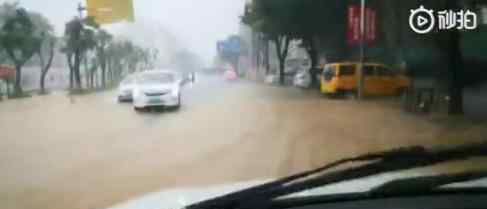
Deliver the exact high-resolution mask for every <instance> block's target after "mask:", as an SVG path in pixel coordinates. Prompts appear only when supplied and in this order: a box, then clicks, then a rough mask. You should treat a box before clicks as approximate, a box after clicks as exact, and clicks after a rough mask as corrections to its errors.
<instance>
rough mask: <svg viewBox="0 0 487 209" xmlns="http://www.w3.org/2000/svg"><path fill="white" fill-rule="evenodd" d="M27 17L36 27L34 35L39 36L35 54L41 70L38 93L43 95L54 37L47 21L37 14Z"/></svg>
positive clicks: (54, 45) (53, 49)
mask: <svg viewBox="0 0 487 209" xmlns="http://www.w3.org/2000/svg"><path fill="white" fill-rule="evenodd" d="M29 16H30V18H31V20H32V22H33V23H34V25H35V26H36V30H37V31H36V33H37V34H40V35H39V37H40V41H41V43H40V46H39V48H37V52H36V54H37V56H38V57H39V65H40V70H41V73H40V79H39V86H40V93H41V94H44V93H46V89H45V80H46V76H47V73H48V72H49V69H50V68H51V65H52V61H53V59H54V53H55V52H54V51H55V47H56V41H57V40H56V37H55V35H54V29H53V27H52V25H51V24H50V23H49V20H47V19H46V18H45V17H44V16H42V15H40V14H38V13H30V14H29ZM46 56H47V57H46Z"/></svg>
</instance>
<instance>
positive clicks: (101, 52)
mask: <svg viewBox="0 0 487 209" xmlns="http://www.w3.org/2000/svg"><path fill="white" fill-rule="evenodd" d="M112 40H113V36H112V35H111V34H110V33H108V32H107V31H105V30H103V29H100V30H98V31H97V33H96V36H95V41H96V47H95V49H96V56H97V58H98V61H97V63H98V64H99V65H100V68H101V85H102V87H103V88H105V87H106V70H107V55H106V51H107V48H108V46H109V44H110V43H111V41H112ZM92 69H93V68H92ZM94 69H96V68H94Z"/></svg>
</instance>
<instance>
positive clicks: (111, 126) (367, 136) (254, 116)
mask: <svg viewBox="0 0 487 209" xmlns="http://www.w3.org/2000/svg"><path fill="white" fill-rule="evenodd" d="M115 96H116V92H115V91H110V92H103V93H97V94H92V95H85V96H77V97H75V98H74V99H72V100H71V99H69V98H68V97H67V96H66V95H64V94H62V93H58V94H52V95H49V96H43V97H33V98H29V99H22V100H12V101H4V102H0V134H1V140H0V149H1V150H0V170H1V171H2V172H0V204H1V208H5V209H21V208H22V209H31V208H32V209H34V208H49V209H82V208H83V209H87V208H88V209H98V208H106V207H109V206H111V205H113V204H116V203H118V202H121V201H124V200H127V199H131V198H134V197H137V196H140V195H143V194H146V193H148V192H153V191H158V190H161V189H166V188H167V189H169V188H177V187H182V186H184V187H192V186H203V187H204V186H205V185H213V184H224V183H230V182H238V181H247V180H258V179H269V178H276V177H279V176H284V175H289V174H292V173H295V172H298V171H301V170H303V169H308V168H312V167H315V166H318V165H320V164H322V163H325V162H330V161H332V160H336V159H338V158H342V157H345V156H349V155H356V154H361V153H364V152H368V151H376V150H381V149H386V148H392V147H397V146H403V145H413V144H425V145H428V146H430V145H436V144H452V143H458V144H459V143H465V142H467V141H479V140H482V138H481V137H482V136H485V133H487V132H485V130H484V129H483V128H482V127H480V126H477V125H469V126H458V125H456V124H449V123H446V122H443V121H438V120H434V119H429V118H423V117H418V116H414V115H408V114H404V113H403V112H401V110H400V108H399V105H397V103H396V102H393V101H367V102H361V103H358V102H355V101H350V100H330V99H326V98H324V97H322V96H321V95H319V94H318V93H314V92H309V91H302V90H299V89H294V88H281V87H271V86H265V85H262V84H256V83H252V82H245V81H240V82H235V83H227V82H224V81H222V80H221V79H220V78H218V77H209V76H202V77H201V78H199V82H197V83H196V84H194V85H192V86H188V87H186V89H185V90H184V91H183V106H182V108H181V109H180V110H178V111H169V112H148V113H142V114H137V113H135V112H134V111H133V109H132V106H131V105H130V104H118V103H117V102H116V100H115ZM458 138H460V139H464V140H458ZM467 139H468V140H467Z"/></svg>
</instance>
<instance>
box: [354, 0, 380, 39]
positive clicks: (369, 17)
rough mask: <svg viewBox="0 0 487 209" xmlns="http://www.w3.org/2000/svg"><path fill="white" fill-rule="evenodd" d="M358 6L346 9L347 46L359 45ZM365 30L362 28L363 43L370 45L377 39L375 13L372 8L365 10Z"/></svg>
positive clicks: (359, 12)
mask: <svg viewBox="0 0 487 209" xmlns="http://www.w3.org/2000/svg"><path fill="white" fill-rule="evenodd" d="M360 14H361V11H360V6H358V5H350V6H349V7H348V18H347V22H348V29H347V43H348V44H349V45H357V44H360V39H361V38H360V36H361V34H360V16H361V15H360ZM364 16H365V28H364V34H363V35H364V42H366V43H367V44H372V43H373V42H375V40H376V39H377V35H376V34H377V28H376V21H377V12H376V11H375V10H374V9H372V8H365V14H364Z"/></svg>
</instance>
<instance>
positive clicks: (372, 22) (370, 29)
mask: <svg viewBox="0 0 487 209" xmlns="http://www.w3.org/2000/svg"><path fill="white" fill-rule="evenodd" d="M376 14H377V13H376V11H375V10H374V9H371V8H366V9H365V37H364V38H365V42H367V43H368V44H372V43H373V42H375V40H376V38H377V37H376V34H377V28H376V19H377V16H376Z"/></svg>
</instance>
